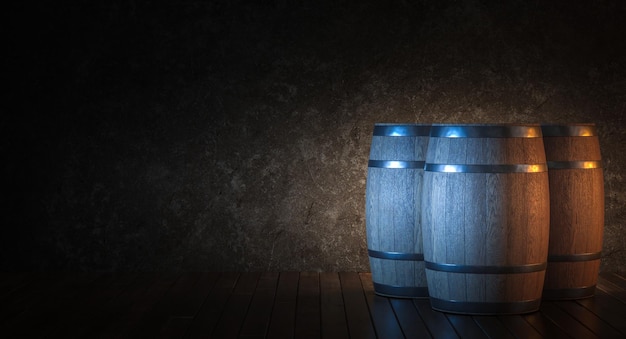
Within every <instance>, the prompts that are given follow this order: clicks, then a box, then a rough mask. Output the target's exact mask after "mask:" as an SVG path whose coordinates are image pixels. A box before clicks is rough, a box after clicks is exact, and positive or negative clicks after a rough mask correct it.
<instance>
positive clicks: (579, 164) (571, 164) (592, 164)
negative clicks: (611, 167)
mask: <svg viewBox="0 0 626 339" xmlns="http://www.w3.org/2000/svg"><path fill="white" fill-rule="evenodd" d="M594 168H602V161H599V160H590V161H548V169H594Z"/></svg>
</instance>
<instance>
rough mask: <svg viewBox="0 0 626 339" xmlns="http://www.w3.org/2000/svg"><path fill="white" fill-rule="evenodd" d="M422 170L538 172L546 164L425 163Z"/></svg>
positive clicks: (542, 170)
mask: <svg viewBox="0 0 626 339" xmlns="http://www.w3.org/2000/svg"><path fill="white" fill-rule="evenodd" d="M424 170H425V171H427V172H443V173H540V172H547V171H548V167H547V166H546V164H510V165H459V164H429V163H426V164H425V165H424Z"/></svg>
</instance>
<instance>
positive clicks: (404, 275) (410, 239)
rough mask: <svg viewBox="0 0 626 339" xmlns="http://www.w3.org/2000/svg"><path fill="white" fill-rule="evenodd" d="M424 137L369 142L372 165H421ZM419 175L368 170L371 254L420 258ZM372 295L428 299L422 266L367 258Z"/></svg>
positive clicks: (403, 170)
mask: <svg viewBox="0 0 626 339" xmlns="http://www.w3.org/2000/svg"><path fill="white" fill-rule="evenodd" d="M427 144H428V136H427V135H424V136H377V135H374V136H373V137H372V143H371V148H370V160H392V161H422V162H423V161H424V159H425V155H426V149H427ZM422 180H423V169H422V168H421V167H420V168H376V167H369V168H368V178H367V184H366V222H367V227H366V228H367V243H368V248H369V249H370V250H375V251H382V252H399V253H413V254H423V247H422V231H421V230H422V228H421V223H420V219H421V208H420V204H419V202H420V199H421V194H422V193H421V192H422ZM370 269H371V272H372V281H373V283H374V288H375V291H376V293H378V294H381V295H387V296H394V297H427V296H428V295H427V290H426V289H427V285H426V274H425V271H424V262H423V260H421V259H420V260H390V259H383V258H377V257H374V256H371V255H370Z"/></svg>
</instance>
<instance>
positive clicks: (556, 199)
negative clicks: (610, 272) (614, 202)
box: [542, 124, 604, 299]
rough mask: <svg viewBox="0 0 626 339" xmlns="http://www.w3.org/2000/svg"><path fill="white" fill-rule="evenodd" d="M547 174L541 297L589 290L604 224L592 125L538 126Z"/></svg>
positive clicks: (592, 286)
mask: <svg viewBox="0 0 626 339" xmlns="http://www.w3.org/2000/svg"><path fill="white" fill-rule="evenodd" d="M542 130H543V135H544V145H545V150H546V158H547V161H548V175H549V177H550V245H549V250H548V268H547V270H546V280H545V283H544V290H543V298H544V299H579V298H585V297H591V296H593V294H594V292H595V286H596V282H597V281H598V273H599V270H600V254H601V251H602V235H603V229H604V181H603V176H602V162H601V156H600V143H599V141H598V134H597V133H596V128H595V125H593V124H570V125H544V126H542Z"/></svg>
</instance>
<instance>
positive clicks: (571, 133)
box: [541, 125, 598, 137]
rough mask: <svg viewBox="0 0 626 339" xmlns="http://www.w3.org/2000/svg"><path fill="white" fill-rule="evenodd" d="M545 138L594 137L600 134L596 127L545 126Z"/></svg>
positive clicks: (542, 129) (543, 127) (543, 131)
mask: <svg viewBox="0 0 626 339" xmlns="http://www.w3.org/2000/svg"><path fill="white" fill-rule="evenodd" d="M541 131H542V133H543V136H544V137H593V136H597V135H598V132H597V130H596V126H595V125H543V126H541Z"/></svg>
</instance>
